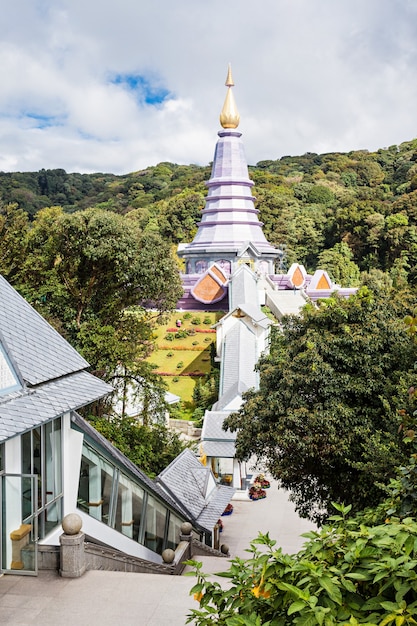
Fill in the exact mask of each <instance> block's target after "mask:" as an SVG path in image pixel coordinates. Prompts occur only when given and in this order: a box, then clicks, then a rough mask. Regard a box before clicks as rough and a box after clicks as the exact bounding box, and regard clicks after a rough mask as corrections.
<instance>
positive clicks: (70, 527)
mask: <svg viewBox="0 0 417 626" xmlns="http://www.w3.org/2000/svg"><path fill="white" fill-rule="evenodd" d="M82 525H83V522H82V519H81V517H80V516H79V515H78V514H77V513H69V514H68V515H66V516H65V517H64V519H63V520H62V529H63V531H64V533H65V534H66V535H78V533H79V532H80V530H81V527H82Z"/></svg>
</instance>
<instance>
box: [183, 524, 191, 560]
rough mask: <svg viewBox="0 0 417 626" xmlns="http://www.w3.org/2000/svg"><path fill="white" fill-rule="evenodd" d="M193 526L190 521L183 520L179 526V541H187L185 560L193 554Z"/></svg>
mask: <svg viewBox="0 0 417 626" xmlns="http://www.w3.org/2000/svg"><path fill="white" fill-rule="evenodd" d="M192 530H193V527H192V525H191V524H190V522H183V523H182V524H181V527H180V541H187V542H188V544H189V547H188V551H187V556H186V559H185V560H189V559H191V558H192V556H193V548H192V545H193V543H192V542H193V535H192Z"/></svg>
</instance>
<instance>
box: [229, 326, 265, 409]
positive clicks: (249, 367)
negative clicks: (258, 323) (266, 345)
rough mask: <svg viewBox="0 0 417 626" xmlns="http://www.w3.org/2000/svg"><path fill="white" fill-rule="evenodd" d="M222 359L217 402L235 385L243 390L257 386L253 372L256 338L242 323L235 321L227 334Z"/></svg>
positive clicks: (256, 376) (256, 378)
mask: <svg viewBox="0 0 417 626" xmlns="http://www.w3.org/2000/svg"><path fill="white" fill-rule="evenodd" d="M222 357H223V358H222V378H221V382H220V385H221V388H220V392H219V400H221V396H222V395H223V394H226V393H227V392H228V391H229V390H230V389H231V388H232V387H234V386H236V385H237V384H238V385H239V388H240V389H244V390H246V389H249V388H251V387H256V386H257V384H258V375H257V373H256V372H255V370H254V367H255V365H256V362H257V353H256V337H255V335H254V333H253V332H252V331H251V330H250V328H248V326H247V325H246V324H245V323H244V322H243V321H241V320H239V321H237V323H236V324H235V325H234V326H233V328H231V329H230V331H229V332H228V333H227V336H226V337H225V339H224V345H223V354H222Z"/></svg>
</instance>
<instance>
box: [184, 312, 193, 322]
mask: <svg viewBox="0 0 417 626" xmlns="http://www.w3.org/2000/svg"><path fill="white" fill-rule="evenodd" d="M191 317H192V315H191V313H190V312H189V311H188V312H187V313H184V315H183V316H182V318H183V319H184V320H189V319H191Z"/></svg>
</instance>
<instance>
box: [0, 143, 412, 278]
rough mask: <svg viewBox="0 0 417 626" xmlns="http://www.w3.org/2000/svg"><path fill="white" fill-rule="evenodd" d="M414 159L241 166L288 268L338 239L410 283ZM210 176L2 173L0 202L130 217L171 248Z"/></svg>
mask: <svg viewBox="0 0 417 626" xmlns="http://www.w3.org/2000/svg"><path fill="white" fill-rule="evenodd" d="M416 160H417V140H413V141H409V142H405V143H403V144H401V145H400V146H390V147H389V148H383V149H380V150H377V151H376V152H368V151H366V150H359V151H352V152H349V153H346V154H343V153H329V154H314V153H306V154H304V155H301V156H294V157H290V156H284V157H282V158H281V159H278V160H275V161H274V160H268V161H261V162H259V163H258V164H257V165H255V166H251V167H250V168H249V170H250V176H251V177H252V178H253V180H254V182H255V188H254V191H255V196H256V198H257V207H258V208H259V210H260V217H261V220H262V222H263V223H264V232H265V235H266V236H267V238H268V240H269V241H271V243H273V244H275V245H281V244H284V245H285V247H286V251H287V260H286V263H287V266H289V265H290V264H291V263H293V262H295V261H296V262H299V263H303V264H304V265H305V266H306V268H307V270H308V271H311V270H315V269H316V268H317V266H318V263H319V262H320V261H321V259H322V254H323V253H324V252H326V251H327V250H329V249H335V246H340V245H341V244H343V245H347V246H348V247H349V249H350V253H351V255H352V257H351V259H350V262H351V263H353V264H355V265H356V266H357V267H358V268H359V270H360V271H369V270H371V269H380V270H383V271H385V272H390V271H391V269H392V268H393V267H394V266H395V265H396V264H397V266H398V263H399V262H401V263H402V265H403V268H405V270H406V272H407V280H408V281H409V282H410V283H411V284H414V283H415V282H416V280H417V270H416V267H417V209H416V206H417V164H416ZM209 176H210V169H209V168H208V167H199V166H196V165H188V166H186V165H177V164H174V163H167V162H165V163H159V164H158V165H156V166H152V167H148V168H146V169H144V170H141V171H139V172H132V173H130V174H125V175H123V176H115V175H113V174H102V173H97V174H76V173H73V174H69V173H67V172H65V171H64V170H62V169H56V170H41V171H40V172H15V173H5V172H0V203H3V204H4V205H7V204H9V203H14V204H15V206H16V207H18V208H19V209H21V210H22V211H24V212H25V213H27V215H29V217H30V219H32V218H33V216H35V215H36V214H37V213H38V212H39V210H41V209H43V208H45V207H48V206H54V205H57V206H62V208H63V210H64V212H65V213H73V212H76V211H80V210H84V209H87V208H89V207H95V208H101V209H103V210H106V211H108V212H111V213H117V214H120V215H125V214H129V213H132V216H133V215H134V216H135V220H136V221H137V222H138V224H139V225H140V228H141V229H142V230H143V231H146V232H154V233H159V234H160V235H161V236H162V237H163V239H164V240H165V241H167V242H172V243H174V244H176V243H178V242H184V241H190V240H191V239H192V237H193V234H194V232H195V229H196V227H197V223H198V221H199V215H200V211H201V208H202V206H203V198H204V194H205V192H206V190H205V187H204V184H203V183H204V181H205V180H207V179H208V178H209ZM0 227H1V225H0ZM406 266H407V267H406ZM352 268H353V266H351V269H352Z"/></svg>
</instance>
